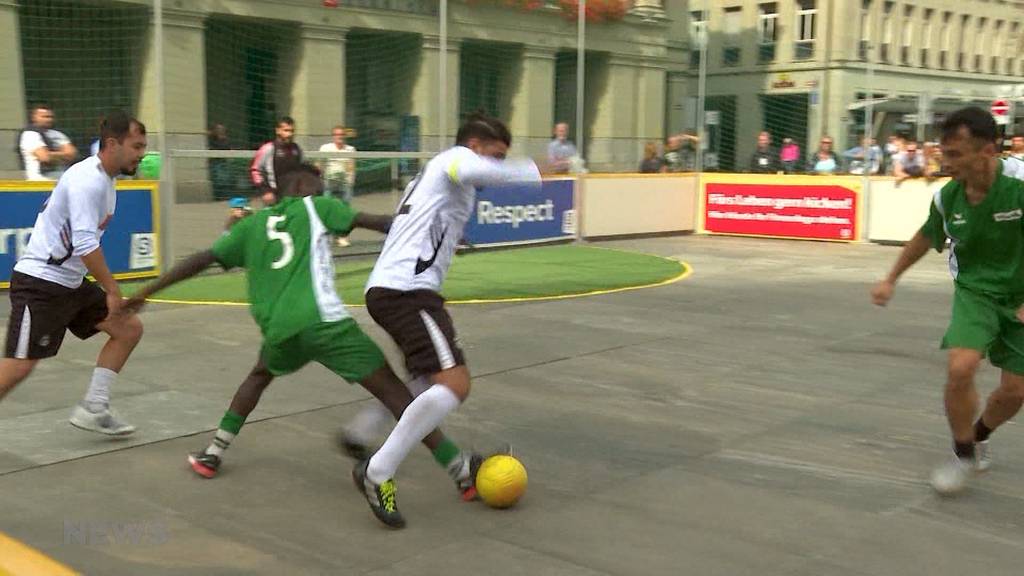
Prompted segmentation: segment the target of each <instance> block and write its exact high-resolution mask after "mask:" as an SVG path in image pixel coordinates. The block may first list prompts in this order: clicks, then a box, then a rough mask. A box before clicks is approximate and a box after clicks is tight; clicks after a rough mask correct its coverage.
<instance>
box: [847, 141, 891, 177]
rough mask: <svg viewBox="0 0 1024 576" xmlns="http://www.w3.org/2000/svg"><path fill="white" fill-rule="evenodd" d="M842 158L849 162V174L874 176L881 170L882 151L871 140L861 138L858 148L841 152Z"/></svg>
mask: <svg viewBox="0 0 1024 576" xmlns="http://www.w3.org/2000/svg"><path fill="white" fill-rule="evenodd" d="M843 158H846V159H847V160H848V162H849V166H850V174H855V175H857V176H863V175H865V174H868V175H875V174H878V173H879V172H880V171H881V170H882V149H881V148H879V147H878V145H877V144H875V143H874V139H873V138H867V137H865V138H863V139H862V140H861V144H860V146H854V147H853V148H850V149H849V150H847V151H846V152H843Z"/></svg>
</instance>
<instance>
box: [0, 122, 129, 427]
mask: <svg viewBox="0 0 1024 576" xmlns="http://www.w3.org/2000/svg"><path fill="white" fill-rule="evenodd" d="M100 142H101V146H100V152H99V154H98V155H96V156H91V157H89V158H87V159H85V160H83V161H82V162H79V163H78V164H75V165H74V166H72V167H71V168H69V169H68V170H67V172H65V173H64V174H63V175H62V176H61V178H60V180H59V181H58V182H57V185H56V186H55V187H54V189H53V192H52V193H51V194H50V197H49V198H47V199H46V202H45V204H44V205H43V209H42V211H41V212H40V213H39V216H37V217H36V224H35V227H34V228H33V229H32V236H31V237H30V238H29V242H28V246H27V248H26V249H25V253H24V254H23V255H22V256H21V258H20V259H19V260H18V263H17V264H15V266H14V272H13V273H12V275H11V290H10V298H11V315H10V318H9V319H8V327H7V345H6V347H5V352H4V358H3V359H0V399H2V398H3V397H4V395H6V394H7V392H9V391H11V390H12V389H13V388H14V387H15V386H17V385H18V384H19V383H20V382H21V381H22V380H24V379H25V378H27V377H28V375H29V374H30V373H31V372H32V369H33V368H35V366H36V364H38V363H39V361H40V360H42V359H44V358H50V357H53V356H56V354H57V351H58V350H60V346H61V343H62V342H63V341H64V335H65V333H66V332H67V331H68V330H70V331H71V333H72V334H74V335H75V336H77V337H78V338H81V339H83V340H84V339H86V338H90V337H92V336H93V335H95V334H97V333H99V332H106V333H107V334H108V335H109V336H110V339H109V340H107V342H106V344H105V345H104V346H103V349H102V350H101V351H100V354H99V357H98V358H97V360H96V369H95V370H94V371H93V375H92V382H91V383H90V385H89V390H88V392H87V393H86V395H85V398H84V399H83V400H82V402H80V403H79V404H78V405H77V406H75V408H74V411H73V412H72V413H71V424H73V425H74V426H76V427H78V428H82V429H85V430H90V431H93V432H100V433H103V434H109V435H125V434H131V433H132V432H134V431H135V427H134V426H131V425H130V424H126V423H124V422H122V421H120V420H119V419H118V418H117V416H116V415H115V414H114V413H113V412H111V410H110V386H111V384H113V382H114V380H115V379H116V378H117V374H118V372H120V371H121V368H123V367H124V365H125V362H127V361H128V356H129V355H130V354H131V352H132V350H133V349H134V348H135V345H136V344H138V343H139V340H140V339H141V338H142V322H141V321H140V320H139V319H138V317H137V316H134V315H128V314H120V313H118V311H119V309H120V308H121V306H122V302H123V300H122V298H121V291H120V289H119V288H118V285H117V282H115V281H114V277H113V275H112V274H111V273H110V269H109V268H108V267H107V261H106V258H105V257H104V255H103V248H101V247H100V238H101V237H102V236H103V231H104V230H105V229H106V227H107V224H108V223H109V222H110V219H111V218H112V217H113V215H114V209H115V207H116V203H117V196H116V192H115V189H114V177H115V176H117V175H119V174H129V175H131V174H135V171H136V170H137V169H138V167H139V161H140V160H142V157H143V155H144V154H145V153H146V127H145V126H144V125H143V124H142V123H141V122H139V121H138V120H136V119H135V118H132V117H130V116H128V115H127V114H124V113H114V114H111V115H110V116H108V117H107V118H106V119H105V120H104V121H103V123H102V125H101V126H100ZM87 273H88V274H90V275H92V277H93V278H95V279H96V280H95V281H90V280H85V275H86V274H87Z"/></svg>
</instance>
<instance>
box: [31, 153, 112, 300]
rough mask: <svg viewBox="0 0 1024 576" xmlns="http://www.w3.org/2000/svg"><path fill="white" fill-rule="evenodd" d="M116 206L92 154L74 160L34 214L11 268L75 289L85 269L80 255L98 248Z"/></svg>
mask: <svg viewBox="0 0 1024 576" xmlns="http://www.w3.org/2000/svg"><path fill="white" fill-rule="evenodd" d="M116 204H117V194H116V192H115V190H114V179H113V178H111V177H110V175H109V174H107V172H106V171H105V170H104V169H103V165H102V164H100V159H99V157H98V156H92V157H90V158H87V159H85V160H83V161H81V162H79V163H78V164H75V165H74V166H72V167H71V168H69V169H68V170H67V172H65V173H64V174H63V175H62V176H61V177H60V180H59V181H58V182H57V185H56V186H55V187H54V189H53V192H52V193H51V194H50V197H49V198H48V199H47V200H46V204H44V206H43V210H42V211H41V212H40V213H39V216H37V217H36V224H35V227H34V228H33V229H32V236H31V237H30V238H29V241H28V247H27V248H26V249H25V253H24V254H23V255H22V256H21V259H20V260H18V263H17V264H15V265H14V269H15V270H16V271H18V272H21V273H22V274H27V275H29V276H34V277H36V278H41V279H43V280H48V281H50V282H55V283H57V284H60V285H61V286H64V287H66V288H78V287H79V286H80V285H81V284H82V279H83V278H85V274H86V272H87V270H86V268H85V264H84V263H83V262H82V256H85V255H86V254H89V253H91V252H93V251H95V250H96V249H97V248H99V247H100V237H101V236H102V235H103V230H104V229H105V228H106V227H107V223H108V222H109V221H110V218H111V217H112V216H113V215H114V208H115V206H116Z"/></svg>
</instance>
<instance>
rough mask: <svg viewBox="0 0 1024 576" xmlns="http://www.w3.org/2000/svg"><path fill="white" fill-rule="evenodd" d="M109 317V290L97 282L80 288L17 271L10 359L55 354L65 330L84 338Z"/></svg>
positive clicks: (13, 284) (9, 323) (84, 283)
mask: <svg viewBox="0 0 1024 576" xmlns="http://www.w3.org/2000/svg"><path fill="white" fill-rule="evenodd" d="M106 318H107V293H106V292H104V291H103V289H102V288H100V287H99V285H97V284H96V283H95V282H90V281H88V280H83V281H82V285H81V286H79V287H78V288H67V287H65V286H61V285H60V284H57V283H56V282H50V281H48V280H42V279H40V278H36V277H35V276H29V275H28V274H22V273H21V272H14V273H13V274H12V275H11V317H10V319H8V321H7V347H6V349H5V356H6V357H7V358H27V359H31V360H39V359H41V358H50V357H51V356H56V355H57V351H58V350H60V345H61V343H62V342H64V333H65V331H66V330H70V331H71V333H72V334H74V335H75V336H77V337H79V338H81V339H82V340H85V339H86V338H89V337H91V336H92V335H93V334H96V333H97V332H99V330H98V329H97V328H96V325H97V324H99V323H100V322H103V321H104V320H106Z"/></svg>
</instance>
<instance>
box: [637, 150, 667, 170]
mask: <svg viewBox="0 0 1024 576" xmlns="http://www.w3.org/2000/svg"><path fill="white" fill-rule="evenodd" d="M664 171H665V161H664V160H662V159H661V158H660V157H658V145H657V144H655V143H654V142H648V143H647V144H644V159H643V161H642V162H640V172H641V173H642V174H656V173H658V172H664Z"/></svg>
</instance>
